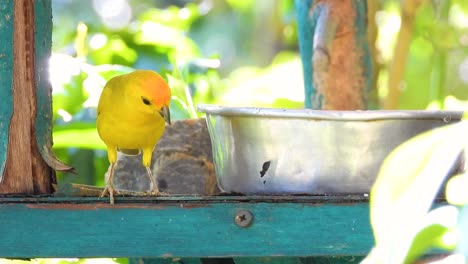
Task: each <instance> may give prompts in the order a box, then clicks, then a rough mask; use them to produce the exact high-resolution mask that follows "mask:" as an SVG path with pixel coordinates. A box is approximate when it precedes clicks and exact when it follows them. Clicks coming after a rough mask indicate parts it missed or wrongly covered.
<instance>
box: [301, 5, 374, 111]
mask: <svg viewBox="0 0 468 264" xmlns="http://www.w3.org/2000/svg"><path fill="white" fill-rule="evenodd" d="M295 6H296V14H297V26H298V37H299V50H300V53H301V60H302V65H303V74H304V87H305V107H306V108H312V109H326V110H357V109H367V108H368V93H369V91H370V90H371V89H370V86H371V85H372V77H373V75H372V62H371V58H370V52H369V46H368V41H367V32H366V30H367V5H366V2H365V1H358V0H354V1H341V0H295Z"/></svg>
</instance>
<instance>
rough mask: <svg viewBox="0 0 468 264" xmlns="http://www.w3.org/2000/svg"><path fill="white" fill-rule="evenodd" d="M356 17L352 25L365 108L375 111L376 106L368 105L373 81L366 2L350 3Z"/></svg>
mask: <svg viewBox="0 0 468 264" xmlns="http://www.w3.org/2000/svg"><path fill="white" fill-rule="evenodd" d="M352 3H353V6H354V10H356V16H355V18H354V23H355V25H356V34H355V36H356V45H357V47H358V49H359V50H361V52H362V54H361V56H360V63H359V65H360V68H361V69H362V76H360V78H363V80H364V84H365V87H364V93H365V94H364V95H363V96H364V97H365V98H366V102H367V104H368V106H367V108H369V109H376V108H377V106H376V105H372V106H371V105H370V102H369V101H370V100H369V95H370V94H371V92H372V85H373V80H374V69H373V67H372V55H371V52H370V48H369V41H368V38H367V22H368V18H367V1H352Z"/></svg>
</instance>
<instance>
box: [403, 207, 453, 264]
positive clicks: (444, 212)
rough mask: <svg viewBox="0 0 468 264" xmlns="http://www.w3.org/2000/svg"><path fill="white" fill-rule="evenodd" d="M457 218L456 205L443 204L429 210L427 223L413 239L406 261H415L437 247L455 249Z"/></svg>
mask: <svg viewBox="0 0 468 264" xmlns="http://www.w3.org/2000/svg"><path fill="white" fill-rule="evenodd" d="M457 218H458V209H457V208H456V207H455V206H442V207H439V208H437V209H434V210H432V211H431V212H429V214H427V216H426V219H425V220H424V222H425V224H423V225H422V228H421V230H420V231H419V232H418V233H417V234H416V235H415V237H414V239H413V241H412V244H411V247H410V249H409V250H408V253H407V255H406V259H405V261H404V263H413V261H414V260H416V259H418V258H419V257H420V256H422V255H424V254H425V253H428V251H429V250H431V249H433V248H435V247H437V248H440V249H444V250H453V249H455V246H456V234H455V233H456V232H455V228H456V224H457Z"/></svg>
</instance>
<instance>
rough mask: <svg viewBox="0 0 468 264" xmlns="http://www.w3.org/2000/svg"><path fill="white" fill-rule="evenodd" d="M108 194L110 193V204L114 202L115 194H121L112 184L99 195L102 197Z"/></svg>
mask: <svg viewBox="0 0 468 264" xmlns="http://www.w3.org/2000/svg"><path fill="white" fill-rule="evenodd" d="M107 194H109V202H110V204H112V205H113V204H114V194H117V195H118V194H119V192H118V191H117V190H114V187H112V186H109V185H108V186H106V188H104V190H103V191H102V193H101V195H100V196H99V198H102V197H104V196H106V195H107Z"/></svg>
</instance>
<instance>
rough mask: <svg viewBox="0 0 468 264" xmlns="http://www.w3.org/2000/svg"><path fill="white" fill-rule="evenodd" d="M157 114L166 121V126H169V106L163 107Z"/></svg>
mask: <svg viewBox="0 0 468 264" xmlns="http://www.w3.org/2000/svg"><path fill="white" fill-rule="evenodd" d="M159 114H160V115H161V116H162V117H163V118H164V120H166V123H167V124H168V125H170V124H171V112H170V111H169V106H167V105H165V106H163V108H161V110H159Z"/></svg>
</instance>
